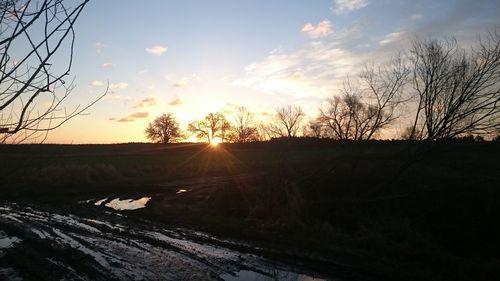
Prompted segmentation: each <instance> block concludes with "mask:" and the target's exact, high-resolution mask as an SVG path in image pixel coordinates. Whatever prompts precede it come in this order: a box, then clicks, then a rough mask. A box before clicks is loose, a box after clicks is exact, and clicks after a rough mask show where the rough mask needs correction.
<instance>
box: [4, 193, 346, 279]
mask: <svg viewBox="0 0 500 281" xmlns="http://www.w3.org/2000/svg"><path fill="white" fill-rule="evenodd" d="M149 200H150V198H149V197H144V198H139V199H138V200H132V199H130V200H119V199H113V198H109V199H107V198H102V199H90V200H85V201H80V202H77V204H78V205H79V206H81V207H80V208H81V209H87V210H86V211H85V212H83V213H82V212H78V211H77V210H78V209H74V213H68V212H67V211H62V210H59V211H56V210H55V209H54V208H51V209H47V207H45V208H42V207H37V206H34V205H32V204H16V203H4V204H1V205H0V280H1V279H5V280H340V279H334V278H332V277H331V276H324V275H321V274H318V273H314V272H309V271H306V270H304V269H300V268H297V267H295V266H290V265H287V264H285V263H282V262H279V261H276V260H271V259H267V258H265V257H262V256H259V255H256V254H252V253H246V252H245V251H242V250H241V249H245V248H247V249H249V248H252V247H253V246H252V245H250V244H248V243H244V242H238V241H230V240H221V239H217V238H214V237H211V236H209V235H207V234H204V233H200V232H196V231H191V230H187V229H179V228H168V227H165V226H159V225H157V224H153V223H151V222H148V221H145V220H141V219H137V218H132V217H129V216H127V213H126V212H131V211H126V212H120V211H123V210H127V209H128V210H134V209H138V208H143V207H147V202H148V201H149ZM101 205H102V206H101ZM103 206H104V207H103ZM78 213H82V214H83V215H82V214H80V215H79V214H78ZM236 249H238V250H236Z"/></svg>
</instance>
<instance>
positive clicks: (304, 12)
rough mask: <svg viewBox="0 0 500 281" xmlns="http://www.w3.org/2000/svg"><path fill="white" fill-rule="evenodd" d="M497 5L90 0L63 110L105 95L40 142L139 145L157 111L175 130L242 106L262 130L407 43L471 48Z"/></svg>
mask: <svg viewBox="0 0 500 281" xmlns="http://www.w3.org/2000/svg"><path fill="white" fill-rule="evenodd" d="M499 11H500V1H495V0H433V1H428V0H421V1H410V0H301V1H299V0H272V1H271V0H251V1H250V0H247V1H243V0H198V1H195V0H154V1H152V0H147V1H146V0H144V1H134V0H98V1H97V0H92V1H90V2H89V4H88V5H87V6H86V8H85V9H84V11H83V13H82V15H81V16H80V18H79V19H78V22H77V23H76V27H75V31H76V45H75V53H74V62H73V68H72V71H71V75H72V76H74V79H75V84H76V88H75V89H74V90H73V92H72V93H71V96H70V97H69V100H68V102H67V104H66V107H67V108H68V110H69V109H71V108H74V107H76V106H78V105H80V106H84V105H86V104H88V103H90V102H92V101H93V100H94V99H95V98H97V97H98V96H99V95H100V94H102V93H103V92H104V91H105V90H106V88H107V87H108V93H107V95H106V96H105V97H104V98H103V99H102V100H100V101H99V102H98V103H97V104H95V105H94V106H93V107H91V108H90V109H89V110H88V111H87V112H86V114H85V115H81V116H78V117H76V118H74V119H73V120H71V121H70V122H68V123H66V124H65V125H64V126H62V127H60V128H59V129H57V130H54V131H52V132H51V133H50V134H49V136H48V138H47V140H46V142H49V143H122V142H142V141H146V138H145V135H144V128H145V127H146V125H147V123H148V122H150V121H152V120H153V119H154V118H155V117H157V116H158V115H160V114H161V113H165V112H172V113H174V114H175V115H176V117H177V119H178V120H179V122H180V124H181V126H182V127H183V128H185V127H186V125H187V124H188V123H189V122H191V121H193V120H195V119H199V118H202V117H203V116H204V115H206V114H207V113H209V112H215V111H222V112H225V113H227V114H231V110H232V108H234V106H237V105H244V106H246V107H247V108H248V109H249V110H250V111H252V112H254V113H255V114H256V118H257V119H260V120H263V119H265V118H266V116H269V114H270V113H272V112H273V111H274V109H275V108H276V107H278V106H285V105H291V104H294V105H300V106H301V107H302V108H303V109H304V111H305V112H306V113H307V116H308V117H309V118H313V117H314V116H315V115H316V114H317V110H318V107H319V106H321V104H322V102H323V101H324V100H325V99H326V98H328V97H331V96H333V95H336V94H339V90H338V89H339V87H340V85H341V82H342V80H343V79H345V77H346V76H347V75H349V76H351V75H356V73H357V72H358V71H360V70H361V69H362V66H363V65H364V64H366V63H378V62H383V60H385V59H388V58H390V56H391V55H394V54H396V53H397V52H401V51H405V50H407V49H408V46H409V44H410V43H411V41H412V40H414V39H415V38H443V37H445V36H455V37H456V38H457V39H458V40H459V41H460V42H461V43H463V44H466V45H467V44H469V43H472V42H474V40H475V39H476V38H477V37H476V36H477V34H478V33H481V32H484V31H486V30H487V29H488V28H490V29H491V28H495V26H496V27H498V26H499V24H500V17H499Z"/></svg>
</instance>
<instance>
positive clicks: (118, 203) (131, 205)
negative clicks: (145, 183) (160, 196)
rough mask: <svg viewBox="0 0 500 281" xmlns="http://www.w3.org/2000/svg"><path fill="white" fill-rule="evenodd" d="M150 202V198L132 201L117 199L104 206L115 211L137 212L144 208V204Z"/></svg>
mask: <svg viewBox="0 0 500 281" xmlns="http://www.w3.org/2000/svg"><path fill="white" fill-rule="evenodd" d="M149 200H151V197H142V198H140V199H137V200H133V199H125V200H120V199H119V198H116V199H113V200H111V201H110V202H108V203H106V204H105V205H104V206H106V207H109V208H113V209H115V210H117V211H123V210H137V209H141V208H145V207H146V204H147V203H148V202H149Z"/></svg>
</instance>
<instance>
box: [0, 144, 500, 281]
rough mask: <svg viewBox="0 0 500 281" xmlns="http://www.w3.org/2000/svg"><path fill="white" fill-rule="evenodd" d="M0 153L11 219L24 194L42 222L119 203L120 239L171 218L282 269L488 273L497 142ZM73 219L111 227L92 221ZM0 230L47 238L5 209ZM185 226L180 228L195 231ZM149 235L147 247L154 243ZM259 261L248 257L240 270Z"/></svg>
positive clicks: (492, 273) (378, 274) (328, 273)
mask: <svg viewBox="0 0 500 281" xmlns="http://www.w3.org/2000/svg"><path fill="white" fill-rule="evenodd" d="M0 154H1V155H2V163H9V165H1V166H0V169H1V170H0V173H1V177H2V180H1V182H2V195H3V196H2V200H3V201H4V203H3V205H2V206H3V207H2V214H3V215H5V214H7V215H8V214H9V212H11V213H13V214H14V215H15V214H16V213H17V214H18V217H17V218H18V219H19V220H21V221H23V222H25V220H28V223H25V225H31V224H32V223H33V222H34V219H32V218H29V217H27V218H23V217H22V213H21V212H22V211H23V210H24V211H25V212H26V213H29V212H33V211H26V208H28V207H27V206H31V208H33V209H34V210H35V211H38V212H45V213H46V214H48V215H47V217H49V218H52V221H53V220H54V216H56V218H57V216H65V215H67V214H69V213H71V214H76V215H77V216H78V217H77V218H78V220H80V219H82V220H83V219H91V220H97V221H104V222H105V223H106V224H110V225H112V226H115V227H116V225H117V224H119V225H122V224H123V218H122V217H120V216H116V215H113V214H114V213H116V212H119V213H120V214H126V216H127V218H128V219H130V221H131V222H133V223H131V225H129V226H127V227H128V228H127V231H125V232H124V233H121V232H120V236H117V237H118V238H119V239H129V238H130V236H131V235H132V236H133V235H134V231H135V232H137V231H142V232H141V233H142V234H141V235H140V237H141V238H138V239H139V240H140V241H143V242H144V241H146V240H144V237H148V235H147V234H144V233H146V232H148V231H149V232H157V233H162V231H167V232H168V233H167V234H168V235H170V236H172V235H173V236H175V237H174V238H179V237H178V235H180V234H179V233H172V232H171V231H172V230H173V229H174V227H173V226H177V227H183V228H185V229H197V230H199V231H203V232H205V233H210V234H211V235H214V237H219V239H215V238H206V239H207V240H208V241H205V240H203V239H202V241H205V242H207V243H209V244H210V243H214V241H228V240H225V239H238V240H240V241H242V240H244V241H247V242H246V243H247V244H245V245H247V246H245V247H246V248H244V249H241V248H238V247H240V246H238V245H236V246H235V244H234V243H229V242H228V243H226V242H224V243H223V244H222V245H220V244H219V246H221V247H223V248H224V249H231V250H228V252H231V253H232V251H236V252H238V251H239V250H243V252H253V253H255V254H257V255H263V256H265V257H266V258H271V259H272V260H275V261H279V262H280V264H283V265H288V267H278V268H277V269H279V270H281V271H283V272H289V271H292V272H298V273H304V272H305V273H308V272H309V273H311V272H314V273H315V274H320V276H322V277H329V278H335V277H341V279H345V280H391V279H392V280H409V279H411V280H494V279H496V278H498V277H499V276H500V263H499V256H498V253H500V239H498V237H500V227H499V226H498V224H497V223H496V221H497V220H498V217H499V215H500V205H499V204H498V202H499V201H500V190H499V189H498V182H500V173H498V171H500V163H499V161H498V159H500V143H499V142H473V141H450V142H403V141H395V142H382V141H370V142H332V141H327V140H314V139H297V140H290V141H285V140H282V141H272V142H264V143H248V144H228V145H219V146H218V147H217V148H210V147H207V146H206V145H204V144H172V145H151V144H122V145H81V146H80V145H78V146H76V145H73V146H72V145H21V146H0ZM143 197H144V198H149V197H151V199H150V200H149V201H147V200H146V201H147V205H146V207H145V208H138V209H136V210H133V211H130V210H129V211H126V210H125V211H113V210H112V209H110V208H108V207H105V205H107V204H111V202H112V201H113V199H114V198H120V199H122V200H123V199H139V198H143ZM106 198H107V200H104V201H102V202H100V204H98V205H95V204H96V203H97V202H98V201H100V200H102V199H106ZM13 202H14V203H16V204H17V205H13V204H12V203H13ZM79 202H80V203H79ZM116 202H119V201H115V203H116ZM7 208H8V209H7ZM109 212H110V213H109ZM56 214H57V215H56ZM19 216H21V217H19ZM80 222H81V223H83V222H82V221H80ZM45 224H47V225H49V226H55V227H56V228H61V229H64V230H65V231H68V232H70V233H71V231H72V229H74V227H75V226H61V224H62V223H61V222H60V221H59V222H52V223H44V222H43V221H41V222H36V225H38V226H40V227H41V230H44V231H46V232H48V230H46V229H44V227H45V226H43V225H45ZM86 224H88V225H90V226H91V227H93V228H96V229H98V230H99V231H100V232H101V233H107V231H108V230H107V229H108V228H109V229H110V230H109V231H111V227H108V226H100V225H98V224H99V223H98V222H97V223H96V222H87V223H86ZM145 225H147V226H145ZM165 226H169V227H167V228H165ZM25 228H26V227H25ZM101 228H102V229H101ZM0 229H2V230H3V231H4V232H5V235H4V236H9V237H14V236H15V237H21V236H22V237H25V238H23V242H19V243H18V244H16V245H18V246H17V247H22V249H24V250H25V251H26V253H28V252H29V249H35V248H30V245H38V246H39V247H41V248H36V249H37V250H36V251H33V252H35V253H36V252H37V251H39V252H43V251H40V249H46V248H43V247H45V246H43V243H42V244H40V243H38V244H37V243H34V244H26V243H28V242H26V241H30V240H29V239H26V237H28V236H29V234H26V233H29V231H28V230H26V229H25V230H22V229H23V227H19V226H16V225H15V223H12V221H9V220H8V218H5V216H3V217H2V218H1V220H0ZM105 229H106V230H105ZM169 231H170V232H169ZM64 233H66V232H64ZM76 233H77V234H76V235H83V234H81V233H80V232H76ZM78 233H80V234H78ZM85 233H86V234H85V236H86V238H85V239H87V240H85V239H84V240H81V241H80V240H79V242H80V243H87V244H85V245H87V247H89V248H90V249H93V248H92V247H95V248H98V247H99V245H100V244H99V243H101V242H102V241H100V242H99V241H98V238H97V236H99V235H100V234H99V235H93V234H92V232H91V231H87V232H85ZM186 233H188V234H187V235H188V236H187V237H183V238H182V239H185V240H186V241H188V242H189V243H191V242H192V243H198V244H200V243H201V242H200V240H199V239H200V238H199V237H195V238H190V237H192V236H190V235H191V234H189V233H192V232H191V231H186ZM164 234H165V233H164ZM167 234H165V235H167ZM34 235H35V234H33V235H31V236H32V237H34ZM52 235H53V234H52ZM71 235H73V234H71ZM71 235H70V236H71ZM102 235H104V236H105V235H106V234H102ZM168 235H167V236H168ZM93 236H95V237H93ZM122 236H123V237H122ZM195 236H196V235H195ZM92 237H93V238H92ZM99 237H100V236H99ZM124 237H128V238H124ZM35 238H36V237H35ZM35 238H33V239H35ZM73 238H74V239H76V238H75V237H73ZM101 238H102V237H101ZM118 238H117V239H118ZM36 239H38V238H36ZM82 239H83V238H82ZM92 239H96V240H95V241H96V242H95V243H94V242H92V241H94V240H92ZM134 239H135V238H134ZM76 240H78V239H76ZM33 241H39V240H33ZM127 241H129V240H127ZM148 241H149V242H148ZM148 241H146V242H145V243H149V244H150V245H152V246H151V251H153V249H156V248H155V247H165V245H164V244H162V245H163V246H162V245H157V244H155V243H157V242H154V241H155V240H154V239H153V241H151V240H148ZM232 241H234V240H232ZM30 243H31V242H30ZM103 243H104V242H103ZM158 243H162V242H158ZM125 244H126V243H125ZM201 244H203V243H201ZM216 244H217V243H216ZM249 245H250V246H249ZM255 245H258V247H256V246H255ZM38 246H37V247H38ZM33 247H34V246H33ZM134 247H136V246H134ZM137 247H138V246H137ZM148 247H149V246H148ZM168 247H171V246H168ZM235 247H236V248H235ZM146 248H147V247H146ZM262 249H265V250H262ZM7 251H8V250H7ZM12 252H14V251H12ZM174 252H175V251H174ZM209 252H212V250H210V251H209ZM8 253H9V254H11V253H10V252H8ZM298 253H300V254H298ZM53 254H54V255H55V256H57V255H58V253H53ZM245 255H246V254H245ZM14 256H15V257H16V258H15V259H13V258H9V259H7V258H5V257H1V256H0V267H1V268H10V267H17V268H18V267H19V265H20V264H22V261H23V256H22V254H20V252H17V254H16V255H14ZM194 256H197V254H194ZM26 258H31V259H34V256H30V255H28V254H27V256H26ZM82 259H83V258H82ZM125 260H126V258H125ZM208 261H210V262H212V261H211V260H210V259H208ZM127 262H132V263H134V262H133V260H132V261H130V260H127ZM77 264H78V262H77V261H75V263H74V265H77ZM299 264H300V265H301V266H298V265H299ZM339 264H344V265H345V266H339ZM240 265H241V264H240ZM347 265H349V266H347ZM245 266H247V265H241V267H238V268H239V269H241V268H245ZM265 266H267V265H266V262H261V261H258V262H256V263H255V264H254V267H252V268H254V269H258V268H265ZM290 266H291V267H292V268H296V269H297V268H298V270H290ZM250 267H251V266H250ZM214 268H217V266H215V267H214ZM221 270H222V269H221ZM209 271H210V270H209ZM235 271H237V269H234V268H231V269H228V270H227V271H224V270H222V271H217V269H213V272H216V274H219V273H221V274H225V273H224V272H228V273H231V272H232V273H234V272H235ZM89 272H91V270H90V271H89ZM193 272H194V271H193ZM264 273H265V272H264ZM309 275H310V274H309ZM204 276H209V277H206V278H212V277H210V276H211V275H210V274H208V275H204ZM293 276H295V275H293ZM214 278H215V277H214ZM292 278H293V277H292ZM285 280H287V279H285Z"/></svg>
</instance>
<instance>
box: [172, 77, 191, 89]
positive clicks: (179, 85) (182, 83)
mask: <svg viewBox="0 0 500 281" xmlns="http://www.w3.org/2000/svg"><path fill="white" fill-rule="evenodd" d="M188 84H189V82H188V79H184V78H183V79H181V80H179V81H177V82H175V83H174V84H173V85H172V86H174V87H175V88H182V87H186V86H187V85H188Z"/></svg>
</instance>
